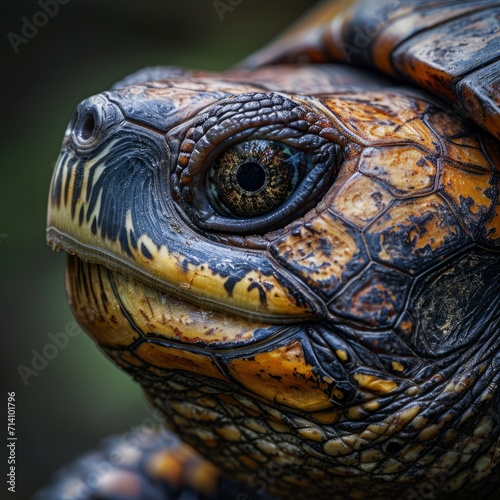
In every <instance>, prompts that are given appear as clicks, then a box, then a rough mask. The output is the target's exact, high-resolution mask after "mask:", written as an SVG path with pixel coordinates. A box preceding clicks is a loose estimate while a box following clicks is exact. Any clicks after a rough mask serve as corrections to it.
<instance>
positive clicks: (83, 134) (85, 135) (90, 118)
mask: <svg viewBox="0 0 500 500" xmlns="http://www.w3.org/2000/svg"><path fill="white" fill-rule="evenodd" d="M79 128H80V130H79V131H78V132H77V133H78V135H79V136H80V138H81V139H82V140H84V141H88V140H89V139H90V138H91V137H92V136H93V135H94V132H95V129H96V121H95V118H94V115H93V114H92V113H87V114H86V115H85V116H84V117H83V118H82V119H81V120H80V127H79Z"/></svg>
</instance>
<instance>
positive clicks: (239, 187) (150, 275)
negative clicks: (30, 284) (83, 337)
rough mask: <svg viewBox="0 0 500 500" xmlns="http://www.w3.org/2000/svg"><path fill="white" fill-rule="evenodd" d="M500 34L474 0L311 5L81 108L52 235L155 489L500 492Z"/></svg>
mask: <svg viewBox="0 0 500 500" xmlns="http://www.w3.org/2000/svg"><path fill="white" fill-rule="evenodd" d="M499 27H500V2H498V1H492V0H480V1H474V2H473V1H457V0H454V1H453V2H452V1H449V0H413V1H411V0H381V1H377V2H372V1H369V0H360V1H358V2H357V3H354V4H352V2H324V3H322V4H321V5H320V6H319V7H317V8H316V9H315V10H313V11H312V12H311V13H310V14H309V15H307V16H306V17H305V18H304V19H303V20H302V21H299V22H298V23H297V24H296V25H295V26H293V27H292V28H291V29H290V30H289V31H287V32H286V33H285V34H284V35H282V36H281V37H280V38H278V39H276V40H275V41H274V42H272V43H271V44H270V45H269V46H267V47H265V48H264V49H262V50H261V51H260V52H257V53H256V54H254V55H251V56H250V57H248V58H247V59H245V60H244V61H242V62H241V63H240V64H239V65H238V66H236V67H234V68H230V69H228V70H226V71H223V72H219V73H215V72H210V71H204V70H190V69H184V68H174V67H168V66H166V67H159V68H146V69H144V70H140V71H138V72H137V73H134V74H132V75H130V76H128V77H126V78H125V79H123V80H122V81H120V82H118V83H117V84H115V85H114V86H113V87H112V88H111V89H109V90H107V91H104V92H102V93H100V94H97V95H95V96H92V97H90V98H88V99H85V100H84V101H82V102H81V103H80V104H79V105H78V106H77V107H76V109H75V111H74V113H73V115H72V118H71V120H70V123H69V125H68V128H67V130H66V133H65V135H64V139H63V145H62V150H61V153H60V156H59V159H58V161H57V164H56V167H55V170H54V174H53V178H52V183H51V188H50V195H49V208H48V222H47V240H48V243H49V245H51V246H52V247H53V248H54V249H57V250H59V249H62V250H64V251H65V252H66V253H67V268H66V290H67V295H68V299H69V303H70V306H71V309H72V312H73V314H74V316H75V318H76V319H77V320H78V322H79V324H80V325H81V326H82V328H83V329H84V330H85V331H86V332H88V334H89V335H90V336H91V337H92V338H93V339H95V341H96V342H97V344H98V345H99V347H100V348H101V350H102V351H103V352H104V353H105V355H106V356H107V357H109V358H110V359H111V360H112V361H113V362H114V363H115V364H116V365H118V366H119V367H120V368H122V369H123V370H125V371H126V372H128V373H129V374H130V375H131V376H132V377H133V379H134V380H135V381H137V382H138V383H139V384H140V385H141V386H142V388H143V389H144V392H145V395H146V397H147V399H148V400H149V401H150V402H151V405H152V406H153V407H154V408H155V411H157V412H159V414H161V416H162V418H164V419H165V424H166V426H167V427H168V429H169V431H168V432H169V433H167V434H164V435H163V437H158V441H155V440H154V439H153V443H149V444H148V445H147V446H145V447H143V451H144V453H146V454H147V453H149V455H151V454H152V453H153V452H152V451H151V450H153V451H154V452H155V453H157V452H158V449H159V447H160V448H161V446H163V444H165V443H166V444H165V446H166V447H167V448H168V450H167V451H165V453H166V454H163V455H161V456H162V457H163V462H162V463H165V461H166V463H167V464H169V465H168V466H167V465H165V466H164V467H163V469H162V468H161V467H160V469H162V470H163V472H164V476H165V477H166V478H167V479H169V478H170V482H171V483H172V477H173V475H175V474H174V473H173V472H172V471H173V470H174V469H175V467H177V468H178V469H179V468H180V469H179V470H180V471H181V473H183V471H184V472H185V471H186V470H187V469H188V466H187V465H186V464H187V463H188V462H189V463H191V464H193V463H195V464H196V467H198V468H202V469H203V470H204V471H205V476H204V477H207V478H212V479H211V480H212V483H213V484H212V490H211V493H210V495H212V497H211V498H239V499H240V500H241V499H243V498H264V497H265V498H298V499H300V498H307V497H314V498H318V499H327V498H328V499H337V498H338V499H340V498H342V499H345V498H351V499H366V498H377V499H379V498H380V499H392V498H394V499H395V498H411V499H415V498H416V499H420V498H440V499H441V498H471V497H472V496H473V495H479V497H480V498H488V497H491V498H493V497H495V495H498V493H499V492H500V476H499V472H500V464H499V462H500V414H499V405H500V388H499V382H500V201H499V182H500V148H499V140H500V111H499V105H500V94H499V75H500V62H499V54H500V50H499V49H500V35H499V32H500V30H499ZM165 432H166V431H165ZM170 433H173V434H174V435H176V436H178V437H179V438H180V440H181V441H182V443H185V445H184V444H181V441H179V440H178V439H177V438H174V437H173V435H172V434H170ZM165 436H167V437H165ZM162 439H163V441H161V440H162ZM172 440H175V443H174V444H171V443H172V442H173V441H172ZM158 443H160V444H158ZM169 443H170V444H169ZM160 445H161V446H160ZM109 446H110V447H111V448H112V447H113V446H115V445H109ZM184 446H190V447H191V448H192V449H194V450H196V453H195V452H194V451H190V452H184V451H182V450H184V449H188V448H184ZM148 450H149V451H148ZM172 450H174V451H172ZM179 450H181V451H179ZM186 453H187V454H186ZM197 454H199V455H197ZM181 456H182V457H184V459H182V460H181V458H179V457H181ZM200 456H201V457H204V459H202V458H199V457H200ZM165 457H167V458H165ZM185 457H191V458H189V459H186V458H185ZM193 457H198V458H193ZM191 459H192V460H194V461H195V462H192V461H191V462H190V460H191ZM204 460H208V462H206V461H204ZM155 463H157V462H155ZM192 467H195V466H194V465H193V466H192ZM146 469H147V467H146V468H145V469H144V470H141V471H140V472H137V474H138V475H139V474H141V480H144V481H147V477H146V476H147V474H146V472H147V471H146ZM148 470H149V471H150V472H151V467H150V468H149V469H148ZM175 470H177V469H175ZM196 470H199V469H196ZM216 470H217V471H220V473H221V475H222V477H223V478H227V483H224V481H225V480H226V479H221V481H222V482H221V481H219V482H217V481H218V480H217V481H215V479H214V478H215V477H217V474H219V472H216ZM207 471H208V472H207ZM181 475H182V474H181ZM175 477H176V478H177V479H176V481H177V483H176V484H177V486H179V484H181V482H182V481H179V479H178V478H179V476H178V475H177V476H175ZM174 482H175V481H174ZM209 482H210V479H206V481H205V482H204V483H203V484H205V485H206V484H208V483H209ZM195 483H196V481H194V482H191V483H190V484H191V486H190V488H191V489H190V490H189V491H190V492H191V493H190V494H191V495H194V496H193V498H208V497H207V496H206V495H209V493H207V492H206V491H205V492H203V491H200V484H201V483H200V481H198V483H197V485H198V486H197V485H196V484H195ZM215 483H216V484H215ZM121 484H122V486H123V482H122V483H121ZM151 484H152V483H151ZM224 484H225V486H224ZM193 485H194V486H193ZM221 485H222V486H221ZM228 485H231V486H230V487H229V486H228ZM235 485H240V486H241V489H238V486H236V489H234V488H235ZM256 485H258V487H257V486H256ZM186 488H188V486H186ZM197 488H198V493H196V491H195V490H196V489H197ZM214 488H215V489H214ZM217 488H219V489H217ZM231 488H233V489H231ZM144 491H145V490H143V493H142V494H141V495H142V496H141V495H139V497H141V498H157V497H153V496H152V494H151V496H148V495H149V494H146V493H144ZM162 491H163V493H162V494H163V495H164V497H165V498H178V496H175V495H182V494H183V493H182V488H181V491H180V493H179V489H178V488H177V490H176V491H177V493H175V492H172V491H173V490H168V492H167V490H166V489H164V490H162ZM229 491H230V492H232V493H228V492H229ZM248 491H250V493H245V492H248ZM234 492H239V494H238V493H237V494H234ZM196 495H199V496H196ZM203 495H205V496H203ZM97 497H98V498H102V497H103V496H102V494H101V496H96V498H97ZM160 497H161V496H159V497H158V498H160ZM109 498H111V496H110V497H109ZM113 498H115V497H113ZM116 498H118V497H116ZM120 498H122V497H120ZM183 498H184V497H183Z"/></svg>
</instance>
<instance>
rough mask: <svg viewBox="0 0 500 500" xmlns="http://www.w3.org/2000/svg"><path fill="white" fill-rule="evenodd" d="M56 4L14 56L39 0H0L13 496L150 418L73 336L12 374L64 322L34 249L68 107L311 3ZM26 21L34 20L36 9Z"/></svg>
mask: <svg viewBox="0 0 500 500" xmlns="http://www.w3.org/2000/svg"><path fill="white" fill-rule="evenodd" d="M61 1H62V0H61ZM65 2H66V4H65V5H60V6H59V12H57V14H55V15H54V16H53V17H50V18H48V20H47V22H46V24H45V25H44V26H42V27H40V28H39V29H38V33H36V34H35V35H34V36H32V37H31V38H25V40H26V41H27V43H19V45H18V46H17V49H18V51H17V53H15V50H14V47H13V45H12V41H13V40H14V42H16V41H17V42H19V39H18V38H16V36H19V35H20V36H22V29H23V25H24V24H25V19H24V18H26V19H27V20H28V21H32V20H33V18H34V17H36V16H37V15H38V16H39V14H37V13H39V12H40V11H41V3H44V0H38V1H36V0H35V1H19V0H15V1H14V0H3V1H2V7H1V24H2V35H3V41H2V48H3V52H2V53H3V54H4V55H3V61H2V62H3V64H2V78H1V85H2V103H1V107H0V109H1V113H2V116H1V119H0V127H1V130H0V132H1V133H0V142H1V148H0V158H1V181H0V189H1V192H0V200H1V210H0V266H1V273H0V300H1V302H0V304H1V308H2V310H1V315H0V318H1V319H0V321H1V336H0V338H1V355H2V362H1V364H0V371H1V373H2V388H3V391H2V397H3V398H4V403H2V406H3V407H4V408H6V406H7V391H15V392H16V412H17V415H16V433H17V438H18V440H17V450H16V452H17V454H16V476H17V477H16V478H17V483H16V495H15V496H14V495H11V497H15V498H29V496H30V495H31V494H32V493H33V491H35V489H37V488H38V487H39V486H40V485H41V484H43V483H44V482H45V481H46V480H47V479H48V478H49V477H50V475H51V474H52V473H53V472H54V471H55V470H56V469H57V468H59V467H60V466H62V465H63V464H65V463H68V462H69V461H71V460H72V459H74V458H75V457H77V456H78V455H80V454H82V453H83V452H84V451H87V450H89V449H91V448H92V447H94V446H96V445H97V443H98V442H99V441H100V439H102V438H103V437H104V436H106V435H109V434H111V433H118V434H121V433H123V432H127V431H129V430H130V429H131V428H132V427H134V426H135V425H137V424H138V423H140V422H141V420H143V419H144V418H146V417H148V416H149V415H150V411H149V409H148V407H147V405H146V403H145V402H144V400H143V398H142V396H141V393H140V390H139V388H138V387H137V386H136V385H135V384H134V383H133V382H132V381H131V380H130V379H129V378H128V377H127V376H126V375H124V374H122V373H121V372H120V371H118V369H116V368H114V366H112V365H111V363H109V362H108V361H107V360H106V359H105V358H104V356H102V355H101V353H100V352H99V351H98V350H97V348H96V347H95V346H94V344H93V342H92V341H91V340H90V339H88V338H87V337H86V336H85V335H84V334H83V333H82V334H81V335H78V336H77V337H75V338H71V339H70V340H69V343H68V345H67V346H66V347H65V348H64V349H62V350H60V351H59V352H58V354H57V355H56V356H55V357H54V359H52V360H50V361H49V362H48V364H47V366H45V367H41V366H38V367H36V366H35V369H36V371H37V373H38V374H37V375H34V374H33V373H31V374H30V373H28V372H26V371H25V381H26V382H27V384H25V383H24V381H23V380H22V378H21V376H20V374H19V370H20V365H23V366H24V367H26V368H28V369H33V366H32V360H33V356H34V352H33V350H35V351H37V352H42V351H43V349H44V347H45V346H46V345H47V344H48V343H51V342H52V341H51V339H50V337H49V334H51V333H52V334H57V333H59V332H63V331H64V329H65V326H66V324H67V323H68V322H69V321H71V320H72V317H71V314H70V312H69V309H68V306H67V302H66V298H65V294H64V284H63V279H64V261H65V259H64V255H63V254H55V253H53V252H52V251H51V250H50V249H49V248H48V247H47V246H46V244H45V210H46V199H47V192H48V186H49V182H50V177H51V174H52V169H53V167H54V163H55V160H56V158H57V155H58V151H59V146H60V142H61V139H62V136H63V133H64V129H65V127H66V124H67V122H68V120H69V117H70V115H71V112H72V110H73V107H74V106H75V105H76V104H77V103H78V102H79V101H80V100H82V99H83V98H85V97H87V96H89V95H92V94H95V93H97V92H99V91H101V90H105V89H106V88H108V87H109V86H110V85H111V84H112V83H113V82H115V81H117V80H119V79H121V78H122V77H123V76H124V75H126V74H128V73H131V72H133V71H135V70H137V69H139V68H141V67H144V66H151V65H153V66H154V65H161V64H168V65H177V66H184V67H191V68H204V69H211V70H218V69H224V68H227V67H228V66H230V65H232V64H234V63H236V62H237V61H238V60H240V59H241V58H243V57H244V56H246V55H248V54H250V53H251V52H253V51H255V50H256V49H258V48H259V47H261V46H262V45H263V44H264V43H266V42H267V41H269V40H270V39H271V38H272V37H273V36H275V35H276V34H278V33H279V32H280V31H281V30H282V29H284V28H285V27H286V26H287V25H289V24H290V23H291V22H292V21H293V20H294V19H296V18H297V17H299V16H300V14H301V13H302V12H304V11H305V10H306V9H307V8H309V7H310V6H312V5H313V4H314V3H315V2H314V1H313V0H295V1H290V0H274V1H273V2H270V1H269V0H243V1H242V2H240V4H239V5H238V6H236V7H234V8H233V10H232V11H231V10H227V11H226V12H224V18H223V20H221V19H220V17H219V15H218V13H217V11H216V8H215V6H214V2H213V1H212V0H202V1H200V0H198V1H194V0H182V1H176V2H167V1H165V0H163V1H159V0H145V1H141V2H138V1H135V2H133V1H130V0H101V1H97V0H85V1H83V0H82V1H78V0H65ZM49 3H53V0H50V2H49ZM223 3H226V4H227V5H229V2H223ZM234 3H238V2H234ZM219 5H221V2H219ZM37 20H38V22H39V23H40V22H42V24H43V16H41V17H40V16H39V17H38V18H37ZM10 33H13V34H14V36H13V35H9V34H10ZM29 34H30V35H33V33H29ZM46 352H47V351H46ZM48 352H50V353H51V351H48ZM40 368H42V369H40ZM21 370H25V369H24V368H21ZM5 413H6V412H5ZM5 413H4V414H5ZM6 427H7V425H6V423H5V421H4V424H3V425H2V426H0V428H2V429H4V430H3V432H4V433H5V434H4V435H5V438H4V439H6V437H7V435H6V434H7V428H6ZM4 442H5V441H4ZM4 450H6V448H5V447H4ZM4 454H5V457H0V461H1V463H2V465H3V467H5V470H6V468H7V451H4ZM2 477H4V478H5V477H6V476H5V475H3V476H2ZM6 488H7V486H6V484H5V483H4V484H3V485H2V493H0V497H2V498H6V496H4V493H3V492H4V491H5V492H6V493H8V492H7V490H6Z"/></svg>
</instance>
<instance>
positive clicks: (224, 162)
mask: <svg viewBox="0 0 500 500" xmlns="http://www.w3.org/2000/svg"><path fill="white" fill-rule="evenodd" d="M311 166H312V155H311V154H308V153H306V152H303V151H299V150H297V149H294V148H292V147H291V146H288V145H286V144H282V143H279V142H275V141H265V140H255V141H246V142H241V143H238V144H234V145H232V146H231V147H229V148H227V149H226V150H225V151H224V152H222V153H221V154H220V155H219V156H218V157H217V158H216V159H215V161H214V162H213V163H212V165H211V167H210V169H209V170H208V172H207V178H206V189H207V196H208V199H209V201H210V204H211V205H212V207H213V208H214V210H215V211H216V212H218V213H219V215H223V216H226V217H235V218H243V217H256V216H259V215H263V214H266V213H268V212H271V211H272V210H274V209H275V208H277V207H279V206H280V205H282V204H283V203H284V202H285V201H286V200H287V199H288V198H289V197H290V195H291V194H292V193H293V192H294V191H295V189H296V188H297V186H298V185H299V184H300V182H301V181H302V179H303V178H304V177H305V176H306V174H307V173H308V172H309V170H310V169H311Z"/></svg>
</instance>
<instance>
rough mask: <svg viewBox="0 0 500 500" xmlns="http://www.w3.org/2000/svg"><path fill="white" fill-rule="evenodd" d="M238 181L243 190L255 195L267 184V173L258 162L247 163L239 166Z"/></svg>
mask: <svg viewBox="0 0 500 500" xmlns="http://www.w3.org/2000/svg"><path fill="white" fill-rule="evenodd" d="M236 180H237V182H238V185H239V186H240V188H241V189H243V190H245V191H248V192H250V193H255V192H256V191H258V190H259V189H261V188H262V187H263V186H264V184H265V183H266V171H265V170H264V168H263V167H262V165H260V164H259V163H257V162H254V161H249V162H245V163H242V164H241V165H240V166H239V168H238V171H237V172H236Z"/></svg>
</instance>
